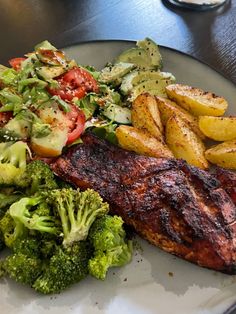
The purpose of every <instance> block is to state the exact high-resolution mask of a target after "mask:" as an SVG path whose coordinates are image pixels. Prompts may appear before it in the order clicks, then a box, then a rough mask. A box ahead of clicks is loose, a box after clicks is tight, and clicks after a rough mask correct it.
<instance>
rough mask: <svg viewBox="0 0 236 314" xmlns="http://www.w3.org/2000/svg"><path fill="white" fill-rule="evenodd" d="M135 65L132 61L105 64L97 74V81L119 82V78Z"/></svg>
mask: <svg viewBox="0 0 236 314" xmlns="http://www.w3.org/2000/svg"><path fill="white" fill-rule="evenodd" d="M134 67H135V65H134V64H133V63H127V62H118V63H115V64H114V65H111V66H106V67H105V68H104V69H102V71H101V72H100V75H99V79H98V80H99V81H100V82H102V83H112V82H114V83H115V85H116V84H117V83H120V81H121V78H122V77H123V76H124V75H126V74H127V73H129V72H130V71H131V70H133V68H134Z"/></svg>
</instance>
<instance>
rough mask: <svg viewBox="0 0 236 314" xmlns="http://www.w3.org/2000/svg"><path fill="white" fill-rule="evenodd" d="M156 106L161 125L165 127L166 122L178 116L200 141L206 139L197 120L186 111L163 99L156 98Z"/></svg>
mask: <svg viewBox="0 0 236 314" xmlns="http://www.w3.org/2000/svg"><path fill="white" fill-rule="evenodd" d="M156 101H157V105H158V108H159V111H160V114H161V121H162V124H163V125H166V123H167V120H168V119H169V118H170V117H171V116H173V115H177V116H179V117H180V118H181V119H182V120H183V121H184V122H185V123H186V124H187V125H188V126H189V127H190V128H191V129H192V130H193V132H195V133H196V134H197V135H198V136H199V137H200V138H201V139H202V140H204V139H205V138H206V137H205V135H204V134H203V133H202V132H201V130H200V129H199V126H198V118H197V117H194V116H193V115H191V114H190V113H189V112H188V111H186V110H185V109H183V108H182V107H180V106H178V105H177V104H176V103H175V102H173V101H171V100H169V99H167V98H163V97H156Z"/></svg>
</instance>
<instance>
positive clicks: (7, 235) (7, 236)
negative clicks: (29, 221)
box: [0, 210, 27, 248]
mask: <svg viewBox="0 0 236 314" xmlns="http://www.w3.org/2000/svg"><path fill="white" fill-rule="evenodd" d="M0 231H1V233H2V237H3V239H4V242H5V244H6V246H7V247H10V248H11V247H12V246H13V244H14V242H15V241H16V240H17V239H18V238H22V237H24V236H25V235H26V233H27V230H26V228H25V227H24V225H23V224H21V223H15V221H14V220H13V218H12V217H11V215H10V213H9V210H7V211H6V213H5V215H4V216H3V217H2V219H1V220H0Z"/></svg>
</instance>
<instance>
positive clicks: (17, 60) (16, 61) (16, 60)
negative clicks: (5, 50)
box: [8, 58, 26, 71]
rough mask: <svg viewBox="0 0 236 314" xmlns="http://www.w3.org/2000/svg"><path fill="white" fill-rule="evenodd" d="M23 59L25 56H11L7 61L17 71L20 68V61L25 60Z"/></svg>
mask: <svg viewBox="0 0 236 314" xmlns="http://www.w3.org/2000/svg"><path fill="white" fill-rule="evenodd" d="M25 59H26V58H13V59H10V60H9V61H8V62H9V64H10V66H12V67H13V69H14V70H16V71H18V70H20V66H21V63H22V62H23V61H25Z"/></svg>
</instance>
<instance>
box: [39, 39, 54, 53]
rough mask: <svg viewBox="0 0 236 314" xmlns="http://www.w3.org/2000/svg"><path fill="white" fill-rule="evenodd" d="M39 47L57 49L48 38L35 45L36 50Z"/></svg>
mask: <svg viewBox="0 0 236 314" xmlns="http://www.w3.org/2000/svg"><path fill="white" fill-rule="evenodd" d="M38 49H47V50H48V49H49V50H53V51H56V50H57V48H56V47H54V46H53V45H52V44H50V42H49V41H48V40H44V41H42V42H41V43H39V44H37V45H36V46H35V47H34V50H35V51H36V50H38Z"/></svg>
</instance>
